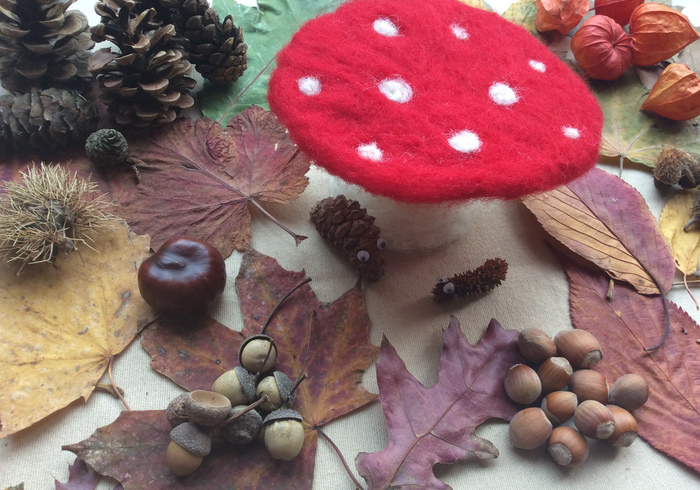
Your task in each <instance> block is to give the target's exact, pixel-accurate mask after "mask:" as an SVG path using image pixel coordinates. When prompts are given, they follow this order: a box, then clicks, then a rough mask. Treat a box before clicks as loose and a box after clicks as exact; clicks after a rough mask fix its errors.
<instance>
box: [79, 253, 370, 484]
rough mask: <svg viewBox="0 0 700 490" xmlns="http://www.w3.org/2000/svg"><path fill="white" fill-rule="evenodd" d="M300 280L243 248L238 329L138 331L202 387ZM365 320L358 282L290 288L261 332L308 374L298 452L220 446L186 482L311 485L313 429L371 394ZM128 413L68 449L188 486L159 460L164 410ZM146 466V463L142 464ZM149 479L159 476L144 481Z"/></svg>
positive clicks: (115, 473) (168, 371)
mask: <svg viewBox="0 0 700 490" xmlns="http://www.w3.org/2000/svg"><path fill="white" fill-rule="evenodd" d="M304 278H305V274H304V272H290V271H286V270H284V269H283V268H282V267H280V265H279V264H278V263H277V261H276V260H274V259H272V258H271V257H267V256H264V255H262V254H259V253H258V252H256V251H254V250H252V249H250V248H249V249H247V250H246V252H245V254H244V255H243V260H242V264H241V268H240V272H239V275H238V278H237V279H236V287H237V290H238V296H239V298H240V302H241V312H242V315H243V321H244V328H243V334H241V333H239V332H235V331H233V330H230V329H228V328H227V327H225V326H224V325H222V324H220V323H218V322H216V321H215V320H213V319H212V318H210V317H208V316H206V315H202V316H199V317H189V318H187V317H180V318H171V319H164V318H160V319H159V320H158V321H157V322H155V323H154V324H153V325H151V326H149V327H148V328H147V329H146V330H145V331H144V334H143V339H142V345H143V346H144V348H145V349H146V350H147V351H148V353H149V354H150V355H151V357H152V358H153V361H152V362H151V367H153V369H155V370H156V371H158V372H159V373H161V374H164V375H165V376H167V377H169V378H170V379H172V380H173V381H175V382H176V383H177V384H179V385H180V386H182V387H184V388H185V389H187V390H195V389H209V388H210V387H211V385H212V384H213V382H214V381H215V380H216V378H218V377H219V376H220V375H221V374H223V373H224V372H225V371H227V370H229V369H233V367H234V366H236V365H237V364H238V348H239V346H240V344H241V342H242V341H243V339H244V337H245V336H248V335H251V334H254V333H259V332H260V330H261V327H262V325H263V324H264V323H265V321H266V320H267V318H268V316H269V315H270V313H271V312H272V310H273V309H274V308H275V306H276V305H277V304H278V303H279V302H280V300H281V298H282V297H283V296H284V295H285V294H286V293H287V292H289V291H290V290H291V289H292V288H293V287H294V286H296V285H298V284H299V283H300V282H302V281H303V279H304ZM368 328H369V319H368V317H367V313H366V312H365V309H364V304H363V301H362V291H361V289H360V286H359V285H358V286H356V287H354V288H352V289H350V290H349V291H347V292H346V293H345V294H344V295H342V296H341V297H340V298H338V299H337V300H335V301H333V302H332V303H330V304H327V305H326V304H321V302H320V301H319V300H318V299H317V298H316V295H315V294H314V292H313V291H312V290H311V288H310V287H309V286H308V285H304V286H302V287H300V288H299V289H297V290H296V291H295V292H294V293H293V294H292V296H290V297H289V298H288V299H287V300H286V301H285V302H284V303H283V304H282V305H281V306H280V308H279V309H278V311H277V312H276V313H275V315H274V316H273V317H272V321H271V322H270V324H269V326H268V327H267V329H266V330H265V333H266V334H268V335H270V336H271V337H272V338H274V339H275V342H276V344H277V348H278V357H277V359H278V360H277V367H276V369H278V370H281V371H282V372H284V373H285V374H287V375H288V376H290V377H291V378H295V377H296V376H297V375H298V374H299V373H300V372H301V370H302V368H304V369H305V372H307V373H308V375H309V377H308V379H306V380H305V381H304V382H303V383H302V384H301V386H300V387H299V389H298V390H297V398H296V402H295V403H296V404H295V406H294V408H295V409H296V410H297V411H298V412H299V413H300V414H301V415H302V417H303V423H304V428H305V432H306V433H305V442H304V447H303V449H302V451H303V452H302V454H300V455H299V456H297V458H296V459H295V460H293V461H291V462H289V463H285V462H280V461H275V460H272V459H271V458H270V457H269V456H268V455H267V453H266V452H265V450H264V447H262V445H261V444H256V445H253V446H248V447H246V449H245V450H239V449H235V448H231V447H229V446H228V445H225V444H221V445H220V446H219V447H218V448H217V449H215V450H213V451H212V454H210V455H209V456H207V458H205V463H206V464H207V465H208V466H206V468H205V467H202V469H199V470H197V472H195V473H194V474H192V475H191V476H188V477H186V479H185V481H186V483H187V485H191V486H190V487H189V488H212V489H218V488H230V487H229V486H224V483H221V482H228V483H225V484H227V485H230V482H234V483H235V488H251V489H253V488H256V486H257V485H259V484H261V483H260V482H264V485H265V487H266V488H310V487H311V482H312V481H313V472H314V462H315V457H316V446H317V432H316V431H315V430H314V429H315V428H317V427H321V426H323V425H325V424H327V423H329V422H331V421H332V420H334V419H336V418H338V417H340V416H342V415H345V414H347V413H349V412H351V411H353V410H355V409H357V408H359V407H361V406H364V405H366V404H367V403H369V402H371V401H373V400H375V399H376V398H377V395H374V394H372V393H369V392H367V391H366V390H365V389H364V387H363V386H362V374H363V372H364V370H365V369H366V368H367V366H369V364H370V363H371V362H372V361H373V360H374V358H375V357H376V355H377V352H378V349H377V348H376V347H374V346H372V345H371V344H370V343H369V341H368V340H367V332H368ZM305 361H306V365H305V366H304V363H305ZM156 413H157V414H158V415H155V414H156ZM130 414H136V415H130V416H129V417H131V418H129V419H126V418H124V417H126V415H124V414H123V415H122V417H120V419H118V420H117V421H116V422H115V423H114V424H112V425H110V426H108V427H104V428H102V429H99V430H98V431H97V432H96V433H95V434H93V436H92V437H91V438H89V439H87V440H85V441H82V442H80V443H78V444H75V445H72V446H69V447H67V449H68V450H70V451H73V452H75V453H76V454H77V455H79V456H80V457H82V458H84V459H85V460H86V461H87V462H88V463H89V464H90V465H91V466H93V467H94V468H95V469H96V470H97V471H98V472H100V473H102V474H105V475H109V476H111V477H113V478H116V479H117V480H119V481H120V482H121V483H122V484H123V485H124V487H125V488H127V489H129V488H138V489H142V488H149V489H154V490H158V489H168V488H185V487H180V486H178V485H180V483H179V482H180V481H181V479H180V478H179V477H175V476H174V475H172V474H170V472H169V471H168V470H167V468H166V467H165V463H164V455H165V449H166V447H167V444H168V441H169V439H168V433H169V430H170V427H169V425H168V424H167V421H165V416H164V414H163V412H162V411H161V412H140V413H138V414H137V412H130ZM124 430H128V434H129V436H128V437H127V435H126V434H124V433H123V432H122V431H124ZM132 436H133V437H136V438H138V440H139V441H149V442H148V444H147V446H148V447H143V446H145V445H146V444H145V443H141V442H139V443H135V444H134V443H133V441H132V440H131V439H130V437H132ZM261 447H262V449H261ZM129 451H131V452H129ZM125 454H128V455H129V457H128V458H125V457H124V455H125ZM144 467H148V468H149V469H148V471H143V470H142V469H141V468H144ZM290 471H291V472H293V475H290ZM211 472H214V473H215V474H216V475H217V482H216V483H212V480H210V479H209V474H210V473H211ZM154 479H157V480H154ZM153 481H157V484H154V483H150V484H149V485H146V484H147V483H149V482H153ZM276 481H279V482H280V483H279V486H275V484H274V482H276ZM290 482H294V483H290ZM183 484H184V483H183ZM154 485H156V486H154ZM210 485H213V486H210ZM217 485H218V486H217ZM290 485H292V486H290Z"/></svg>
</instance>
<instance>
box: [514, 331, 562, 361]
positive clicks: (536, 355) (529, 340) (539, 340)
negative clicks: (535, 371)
mask: <svg viewBox="0 0 700 490" xmlns="http://www.w3.org/2000/svg"><path fill="white" fill-rule="evenodd" d="M518 347H519V348H520V353H521V354H522V355H523V356H524V357H525V359H527V360H528V361H530V362H534V363H540V362H542V361H544V360H545V359H547V358H549V357H552V356H555V355H557V346H556V345H555V344H554V341H552V339H551V338H550V336H549V335H547V334H546V333H544V332H543V331H542V330H540V329H539V328H526V329H525V330H523V331H522V332H520V334H518Z"/></svg>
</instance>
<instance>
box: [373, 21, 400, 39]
mask: <svg viewBox="0 0 700 490" xmlns="http://www.w3.org/2000/svg"><path fill="white" fill-rule="evenodd" d="M372 27H373V28H374V30H375V31H377V33H379V34H381V35H382V36H386V37H396V36H398V35H399V29H398V27H396V24H394V23H393V22H392V21H391V20H389V19H387V18H381V19H377V20H375V21H374V23H373V24H372Z"/></svg>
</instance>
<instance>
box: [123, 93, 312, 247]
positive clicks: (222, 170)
mask: <svg viewBox="0 0 700 490" xmlns="http://www.w3.org/2000/svg"><path fill="white" fill-rule="evenodd" d="M129 155H130V156H131V157H132V158H133V160H134V162H135V166H136V170H137V173H138V179H139V184H138V187H137V189H136V192H135V193H134V194H133V195H132V196H131V198H130V199H129V200H128V201H127V202H126V203H125V204H124V206H122V207H121V208H120V209H119V210H118V211H117V214H119V215H120V216H122V217H123V218H125V219H126V220H127V221H128V222H129V225H131V227H132V229H134V230H135V231H136V232H138V233H144V234H146V233H147V234H149V235H151V247H152V248H153V249H154V250H156V249H158V248H159V247H160V246H161V245H162V244H163V243H164V242H165V241H166V240H168V239H169V238H171V237H173V236H175V235H187V236H191V237H194V238H198V239H200V240H204V241H207V242H210V243H211V244H212V245H214V246H215V247H216V248H217V249H219V251H220V252H221V253H222V255H223V256H224V257H228V256H229V255H230V254H231V252H233V250H234V249H235V250H243V247H244V245H245V244H246V243H248V242H250V219H251V218H250V211H249V210H248V204H249V203H251V204H253V205H254V206H257V207H259V208H260V209H261V210H262V207H260V204H258V202H271V203H280V204H284V203H287V202H289V201H291V200H293V199H295V198H297V197H298V196H299V195H300V194H301V193H302V192H303V191H304V189H305V188H306V185H307V184H308V179H307V178H306V177H305V176H304V174H305V173H306V172H307V171H308V170H309V162H308V160H307V159H306V158H305V157H304V156H303V155H302V154H301V153H300V152H299V150H298V149H297V147H296V145H294V143H292V141H291V140H290V139H289V135H288V134H287V132H286V129H285V128H284V126H282V124H280V123H279V122H278V121H277V118H276V117H275V115H274V114H272V113H271V112H269V111H266V110H264V109H262V108H260V107H255V106H254V107H251V108H249V109H246V110H244V111H243V112H242V113H241V114H238V115H236V116H234V117H233V118H231V120H230V121H229V122H228V124H227V125H226V128H225V130H224V131H222V129H221V126H220V125H219V123H218V122H216V121H212V120H211V119H206V118H202V119H198V120H196V121H193V120H191V119H180V120H177V121H175V122H174V123H172V124H170V125H168V126H167V127H166V128H164V129H162V130H160V131H158V132H155V133H154V132H148V133H145V134H144V135H143V136H142V137H140V138H137V139H135V140H133V141H130V142H129ZM263 212H264V213H266V211H264V210H263ZM303 238H305V237H296V239H297V243H298V242H299V241H301V240H302V239H303Z"/></svg>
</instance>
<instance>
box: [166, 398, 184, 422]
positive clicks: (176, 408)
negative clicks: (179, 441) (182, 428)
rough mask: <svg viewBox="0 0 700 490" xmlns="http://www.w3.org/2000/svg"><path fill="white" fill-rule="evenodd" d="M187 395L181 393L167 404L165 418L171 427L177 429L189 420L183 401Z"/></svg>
mask: <svg viewBox="0 0 700 490" xmlns="http://www.w3.org/2000/svg"><path fill="white" fill-rule="evenodd" d="M189 395H190V394H189V393H181V394H180V395H178V396H176V397H175V398H173V399H172V401H171V402H170V403H168V408H166V409H165V417H166V418H167V419H168V422H170V425H171V426H173V427H177V426H178V425H180V424H182V423H183V422H187V421H188V420H189V419H190V418H189V415H188V414H187V406H186V405H185V400H186V399H187V397H188V396H189Z"/></svg>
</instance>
